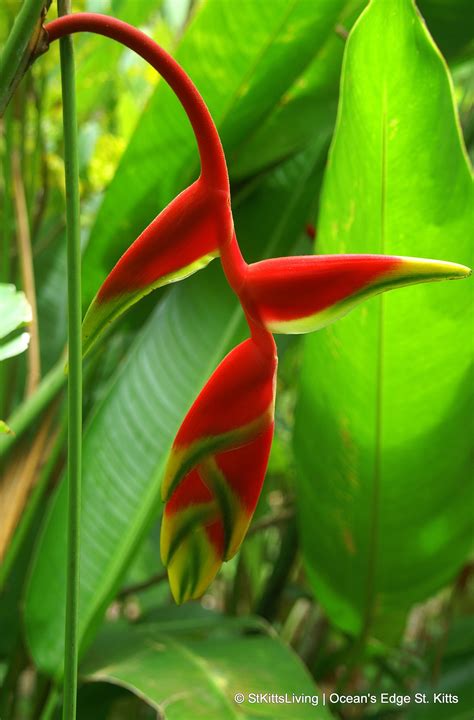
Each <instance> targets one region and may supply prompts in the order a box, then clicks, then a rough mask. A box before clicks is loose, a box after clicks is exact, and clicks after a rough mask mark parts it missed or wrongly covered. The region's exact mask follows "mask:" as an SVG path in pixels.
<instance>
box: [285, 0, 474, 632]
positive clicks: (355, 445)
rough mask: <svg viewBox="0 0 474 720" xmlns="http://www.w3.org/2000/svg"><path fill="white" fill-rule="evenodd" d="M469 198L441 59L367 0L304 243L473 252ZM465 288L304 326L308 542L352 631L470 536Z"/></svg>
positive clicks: (301, 447)
mask: <svg viewBox="0 0 474 720" xmlns="http://www.w3.org/2000/svg"><path fill="white" fill-rule="evenodd" d="M447 188H449V192H448V191H447ZM472 200H473V188H472V181H471V177H470V173H469V169H468V165H467V160H466V156H465V153H464V150H463V147H462V141H461V138H460V133H459V127H458V123H457V120H456V117H455V113H454V108H453V99H452V92H451V86H450V80H449V77H448V74H447V70H446V67H445V64H444V62H443V60H442V59H441V57H440V55H439V54H438V52H437V50H436V48H435V47H434V46H433V44H432V41H431V39H430V37H429V36H428V34H427V32H426V29H425V27H424V25H423V23H422V21H421V20H420V18H419V16H418V15H417V13H416V11H415V8H414V5H413V3H412V2H407V1H406V0H395V1H394V2H392V3H390V8H389V9H388V8H387V5H386V3H384V2H383V1H382V0H373V1H372V3H371V4H370V5H369V8H368V9H367V10H366V11H365V12H364V13H363V15H362V16H361V18H360V20H359V21H358V22H357V24H356V26H355V27H354V29H353V31H352V34H351V37H350V39H349V41H348V44H347V48H346V56H345V62H344V70H343V79H342V97H341V101H340V107H339V117H338V123H337V129H336V134H335V138H334V141H333V145H332V150H331V153H330V159H329V166H328V169H327V173H326V176H325V185H324V190H323V198H322V206H321V213H320V223H319V228H318V230H319V236H318V237H319V245H318V249H319V250H320V251H321V252H336V253H342V252H381V253H388V254H390V253H392V254H405V255H414V256H421V257H423V256H424V257H435V258H444V259H448V260H453V261H458V262H461V263H464V264H467V265H472V258H471V257H470V256H469V244H470V243H469V240H468V238H469V234H470V227H471V226H472ZM471 288H472V285H470V281H466V282H462V283H461V282H460V283H444V284H441V283H440V284H437V285H432V286H427V285H420V286H417V287H414V288H410V289H404V290H400V291H399V290H397V291H396V292H394V293H390V294H389V295H387V296H381V297H380V298H376V299H374V300H372V301H370V302H369V303H367V304H365V305H364V306H363V307H361V308H360V309H358V310H356V311H354V312H353V313H351V314H350V315H349V316H348V317H347V318H344V319H343V320H341V321H340V322H339V323H336V324H335V325H333V326H331V327H328V328H327V329H325V330H323V331H321V332H320V333H317V334H316V335H315V336H312V337H311V338H309V339H308V342H307V344H306V352H305V358H304V367H303V372H302V382H301V394H300V403H299V408H298V412H297V426H296V451H297V452H296V454H297V460H298V462H299V468H300V473H299V483H298V485H299V487H298V502H299V507H300V521H301V532H302V540H303V548H304V555H305V561H306V568H307V572H308V576H309V579H310V581H311V583H312V586H313V590H314V592H315V593H316V595H317V597H318V599H319V600H320V601H321V603H323V605H324V607H325V609H326V611H327V612H328V614H329V616H330V617H331V619H332V621H333V622H334V623H335V624H336V625H338V626H339V627H341V628H343V629H344V630H346V631H348V632H350V633H355V634H357V633H366V632H368V631H369V630H370V631H372V632H374V633H375V634H376V635H378V636H379V637H382V638H384V639H390V640H394V639H395V638H397V637H398V636H399V633H400V630H401V629H402V628H403V623H404V619H405V616H406V613H407V611H408V608H409V607H410V605H411V604H413V603H414V602H417V601H420V600H422V599H424V598H426V597H427V596H429V595H430V594H432V593H434V592H435V591H436V590H437V589H438V588H440V587H441V586H442V585H443V584H444V583H447V582H448V581H449V580H450V579H451V578H452V577H453V576H454V574H455V573H456V571H457V570H458V569H459V568H460V566H461V564H462V562H463V560H464V558H465V557H466V553H467V551H468V548H469V545H470V543H471V540H472V524H471V515H472V513H471V501H470V498H472V494H471V493H472V487H471V486H470V483H469V480H468V478H469V446H470V436H469V432H467V428H468V427H469V425H470V422H471V419H472V414H471V413H470V410H469V402H470V389H471V390H472V383H470V381H469V371H470V363H471V351H470V347H469V345H470V344H469V341H468V334H469V330H468V328H469V298H470V293H471V292H472V289H471ZM309 428H310V430H309ZM471 436H472V435H471ZM315 527H316V528H317V533H315V532H314V528H315Z"/></svg>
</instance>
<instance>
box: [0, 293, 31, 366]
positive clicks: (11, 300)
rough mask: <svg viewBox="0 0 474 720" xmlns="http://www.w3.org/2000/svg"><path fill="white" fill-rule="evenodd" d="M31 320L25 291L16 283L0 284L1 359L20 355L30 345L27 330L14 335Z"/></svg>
mask: <svg viewBox="0 0 474 720" xmlns="http://www.w3.org/2000/svg"><path fill="white" fill-rule="evenodd" d="M30 321H31V308H30V305H29V303H28V301H27V299H26V296H25V294H24V293H23V292H19V291H17V290H16V289H15V286H14V285H4V284H1V285H0V340H1V344H0V360H6V359H7V358H10V357H13V356H15V355H19V354H20V353H22V352H23V351H24V350H26V348H27V347H28V342H29V339H30V335H29V333H27V332H24V333H22V334H21V335H17V336H15V337H13V336H12V333H14V332H15V330H18V328H19V327H21V326H22V325H24V324H25V323H27V322H30Z"/></svg>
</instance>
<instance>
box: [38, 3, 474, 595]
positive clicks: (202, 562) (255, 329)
mask: <svg viewBox="0 0 474 720" xmlns="http://www.w3.org/2000/svg"><path fill="white" fill-rule="evenodd" d="M46 30H47V33H48V35H49V39H50V41H51V42H52V41H53V40H55V39H57V38H59V37H62V36H64V35H66V34H69V33H73V32H78V31H81V30H85V31H91V32H97V33H100V34H102V35H106V36H107V37H111V38H113V39H115V40H117V41H118V42H121V43H122V44H124V45H126V46H127V47H129V48H131V49H132V50H134V51H136V52H137V53H138V54H140V55H141V56H142V57H143V58H145V59H146V60H147V62H149V63H150V64H151V65H152V66H153V67H154V68H156V70H157V71H158V72H160V74H161V75H162V76H163V78H164V79H165V80H166V81H167V82H168V84H169V85H170V86H171V88H172V89H173V90H174V91H175V93H176V95H177V96H178V98H179V100H180V101H181V103H182V105H183V107H184V109H185V111H186V113H187V115H188V117H189V120H190V122H191V125H192V127H193V130H194V133H195V136H196V140H197V143H198V147H199V154H200V158H201V175H200V177H199V180H197V181H196V182H195V183H194V184H193V185H191V186H190V187H189V188H187V190H185V191H184V192H183V193H181V195H179V196H178V197H177V198H176V199H175V200H173V202H172V203H171V204H170V205H169V206H168V207H167V208H166V209H165V210H163V212H162V213H161V214H160V215H159V216H158V217H157V218H156V219H155V220H154V221H153V222H152V223H151V225H149V226H148V227H147V228H146V230H144V231H143V233H142V234H141V235H140V236H139V238H137V240H136V241H135V242H134V243H133V245H132V246H131V247H130V248H129V250H127V252H126V253H125V254H124V255H123V256H122V258H121V259H120V260H119V262H118V263H117V265H116V266H115V268H114V269H113V270H112V272H111V273H110V275H109V276H108V278H107V279H106V280H105V282H104V284H103V285H102V287H101V288H100V290H99V292H98V293H97V295H96V297H95V299H94V301H93V303H92V305H91V307H90V308H89V311H88V313H87V315H86V318H85V320H84V326H83V330H84V352H87V351H88V350H89V349H90V348H91V347H92V345H93V343H94V342H95V341H96V340H97V338H98V337H99V336H100V334H101V333H102V332H103V330H104V328H105V327H106V326H107V325H108V324H109V323H110V322H112V321H113V320H114V319H115V318H116V317H118V315H120V314H121V313H122V312H124V311H125V310H126V309H127V308H128V307H130V305H132V304H133V303H135V302H137V300H139V299H140V298H141V297H143V296H144V295H146V294H147V293H149V292H151V291H152V290H153V289H154V288H156V287H159V286H160V285H164V284H166V283H169V282H173V281H174V280H178V279H180V278H181V277H185V276H186V275H189V274H191V273H192V272H194V271H195V270H197V269H198V268H199V267H202V266H203V265H205V264H207V262H209V261H210V260H211V259H212V258H213V257H215V256H216V255H217V254H220V258H221V262H222V267H223V269H224V273H225V275H226V278H227V281H228V283H229V285H230V286H231V287H232V289H233V290H234V292H235V293H236V295H237V296H238V298H239V301H240V303H241V305H242V308H243V310H244V312H245V315H246V318H247V322H248V324H249V328H250V331H251V338H250V339H248V340H246V341H244V342H243V343H241V344H240V345H238V346H237V347H236V348H234V349H233V350H232V351H231V352H230V353H229V354H228V355H227V357H225V358H224V360H223V361H222V362H221V364H220V365H219V366H218V368H217V369H216V370H215V371H214V373H213V374H212V376H211V378H210V379H209V381H208V382H207V384H206V385H205V387H204V388H203V390H202V391H201V393H200V395H199V396H198V398H197V399H196V401H195V402H194V404H193V405H192V407H191V409H190V410H189V412H188V414H187V415H186V417H185V419H184V421H183V423H182V425H181V427H180V429H179V431H178V433H177V435H176V438H175V440H174V442H173V446H172V448H171V452H170V455H169V459H168V463H167V466H166V470H165V476H164V480H163V485H162V495H163V500H164V502H165V503H166V507H165V511H164V515H163V522H162V529H161V554H162V558H163V562H164V564H165V565H166V566H167V567H168V572H169V578H170V585H171V589H172V592H173V595H174V597H175V599H176V601H177V602H184V601H185V600H188V599H191V598H197V597H199V596H200V595H202V594H203V593H204V591H205V590H206V588H207V586H208V585H209V583H210V582H211V581H212V579H213V578H214V577H215V575H216V573H217V572H218V570H219V568H220V566H221V564H222V562H223V561H225V560H228V559H230V558H231V557H232V556H233V555H234V554H235V553H236V552H237V550H238V548H239V546H240V544H241V542H242V540H243V537H244V535H245V533H246V531H247V528H248V525H249V523H250V520H251V518H252V515H253V512H254V510H255V507H256V505H257V501H258V498H259V495H260V491H261V488H262V483H263V479H264V476H265V471H266V467H267V463H268V457H269V453H270V447H271V443H272V437H273V423H274V420H273V418H274V402H275V376H276V367H277V357H276V349H275V343H274V340H273V337H272V335H271V333H299V332H309V331H311V330H317V329H319V328H321V327H324V326H325V325H327V324H328V323H330V322H333V321H334V320H336V319H338V318H339V317H342V316H343V315H345V314H346V313H347V312H349V310H351V309H352V308H353V307H354V306H355V305H357V304H358V303H359V302H361V301H362V300H365V299H366V298H368V297H370V296H372V295H375V294H377V293H380V292H383V291H385V290H391V289H392V288H395V287H400V286H402V285H410V284H413V283H418V282H427V281H431V280H444V279H451V278H453V279H454V278H462V277H466V276H467V275H469V274H470V270H469V268H466V267H465V266H464V265H458V264H455V263H450V262H444V261H438V260H424V259H419V258H409V257H396V256H383V255H320V256H313V255H311V256H308V257H289V258H276V259H271V260H264V261H262V262H258V263H255V264H253V265H247V263H246V262H245V260H244V258H243V257H242V255H241V252H240V248H239V245H238V242H237V238H236V236H235V233H234V232H233V222H232V213H231V209H230V193H229V179H228V174H227V166H226V162H225V157H224V153H223V150H222V145H221V142H220V139H219V135H218V133H217V130H216V128H215V125H214V123H213V121H212V118H211V116H210V114H209V111H208V110H207V108H206V106H205V104H204V101H203V99H202V98H201V96H200V95H199V93H198V91H197V89H196V88H195V87H194V85H193V83H192V82H191V80H190V79H189V78H188V77H187V75H186V74H185V73H184V72H183V70H182V69H181V68H180V67H179V65H178V64H177V63H176V62H175V60H173V58H171V57H170V56H169V55H168V54H167V53H166V52H164V51H163V50H162V49H161V48H159V47H158V46H157V45H156V43H154V42H153V40H151V39H150V38H148V37H147V36H146V35H144V33H142V32H140V31H139V30H137V29H136V28H133V27H132V26H130V25H127V24H126V23H123V22H121V21H120V20H116V19H115V18H112V17H109V16H104V15H96V14H91V13H77V14H73V15H66V16H63V17H60V18H58V19H57V20H53V22H51V23H49V24H48V25H47V26H46ZM307 232H308V234H309V235H310V236H313V235H314V232H315V231H314V228H313V227H312V226H311V227H308V229H307Z"/></svg>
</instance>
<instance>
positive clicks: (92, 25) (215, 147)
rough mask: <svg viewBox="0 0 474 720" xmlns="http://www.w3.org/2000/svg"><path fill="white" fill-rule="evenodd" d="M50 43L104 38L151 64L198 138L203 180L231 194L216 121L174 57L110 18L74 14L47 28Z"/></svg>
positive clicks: (60, 18) (132, 28)
mask: <svg viewBox="0 0 474 720" xmlns="http://www.w3.org/2000/svg"><path fill="white" fill-rule="evenodd" d="M45 29H46V31H47V33H48V37H49V41H50V42H53V41H54V40H57V39H59V38H61V37H63V36H64V35H69V34H70V33H76V32H82V31H85V32H93V33H97V34H99V35H104V36H105V37H109V38H111V39H112V40H116V41H117V42H119V43H121V44H122V45H125V46H126V47H128V48H130V50H133V51H134V52H136V53H137V54H138V55H140V56H141V57H142V58H143V59H144V60H146V61H147V62H148V63H150V65H152V66H153V67H154V68H155V70H156V71H157V72H158V73H159V74H160V75H161V76H162V77H163V78H164V80H166V82H167V83H168V85H169V86H170V87H171V88H172V90H173V91H174V92H175V93H176V95H177V97H178V99H179V100H180V102H181V104H182V105H183V108H184V109H185V111H186V114H187V116H188V118H189V120H190V122H191V125H192V127H193V130H194V134H195V136H196V140H197V144H198V148H199V155H200V157H201V177H202V179H203V180H204V181H205V182H206V184H208V185H209V186H212V187H216V188H218V189H220V190H224V191H226V192H229V176H228V173H227V165H226V161H225V156H224V151H223V149H222V143H221V141H220V138H219V134H218V132H217V129H216V126H215V125H214V121H213V120H212V117H211V115H210V113H209V110H208V109H207V106H206V104H205V102H204V100H203V99H202V97H201V95H200V94H199V92H198V90H197V88H196V86H195V85H194V83H193V82H192V81H191V79H190V78H189V77H188V76H187V75H186V73H185V72H184V70H183V69H182V68H181V67H180V66H179V65H178V63H177V62H176V60H174V59H173V58H172V57H171V55H168V53H167V52H165V50H163V49H162V48H160V47H159V45H157V44H156V43H155V42H154V40H152V39H151V38H149V37H148V36H147V35H145V33H143V32H141V30H137V28H135V27H133V26H132V25H128V23H125V22H122V21H121V20H117V19H116V18H114V17H110V16H108V15H100V14H98V13H74V14H72V15H64V16H63V17H59V18H58V19H57V20H53V21H52V22H50V23H48V24H47V25H46V26H45Z"/></svg>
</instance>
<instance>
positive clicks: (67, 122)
mask: <svg viewBox="0 0 474 720" xmlns="http://www.w3.org/2000/svg"><path fill="white" fill-rule="evenodd" d="M68 12H70V0H58V13H59V15H65V14H66V13H68ZM60 58H61V87H62V98H63V127H64V162H65V174H66V222H67V275H68V343H69V381H68V538H67V580H66V628H65V646H64V694H63V719H64V720H74V718H75V717H76V702H77V698H76V696H77V662H78V631H77V615H78V595H79V552H80V536H79V532H80V507H81V450H82V353H81V319H82V317H81V246H80V228H79V166H78V152H77V118H76V90H75V78H74V53H73V47H72V39H71V38H70V37H65V38H61V40H60Z"/></svg>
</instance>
